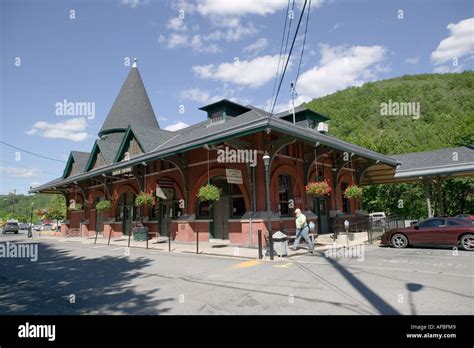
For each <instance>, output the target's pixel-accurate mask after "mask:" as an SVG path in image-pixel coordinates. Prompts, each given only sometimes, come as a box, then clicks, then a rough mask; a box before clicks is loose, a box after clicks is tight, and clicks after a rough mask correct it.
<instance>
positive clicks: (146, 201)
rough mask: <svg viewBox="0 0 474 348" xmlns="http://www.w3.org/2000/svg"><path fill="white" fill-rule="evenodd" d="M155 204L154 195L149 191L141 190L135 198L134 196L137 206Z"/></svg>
mask: <svg viewBox="0 0 474 348" xmlns="http://www.w3.org/2000/svg"><path fill="white" fill-rule="evenodd" d="M154 204H155V197H153V195H152V194H151V193H145V192H141V193H140V194H139V195H138V196H137V198H135V205H136V206H138V207H145V206H147V207H151V206H152V205H154Z"/></svg>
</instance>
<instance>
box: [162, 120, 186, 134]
mask: <svg viewBox="0 0 474 348" xmlns="http://www.w3.org/2000/svg"><path fill="white" fill-rule="evenodd" d="M186 127H189V124H187V123H185V122H182V121H178V122H176V123H173V124H171V125H169V126H167V127H165V130H167V131H172V132H175V131H177V130H180V129H183V128H186Z"/></svg>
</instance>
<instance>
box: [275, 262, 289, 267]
mask: <svg viewBox="0 0 474 348" xmlns="http://www.w3.org/2000/svg"><path fill="white" fill-rule="evenodd" d="M292 264H293V263H291V262H290V263H285V264H283V265H273V267H277V268H290V266H291V265H292Z"/></svg>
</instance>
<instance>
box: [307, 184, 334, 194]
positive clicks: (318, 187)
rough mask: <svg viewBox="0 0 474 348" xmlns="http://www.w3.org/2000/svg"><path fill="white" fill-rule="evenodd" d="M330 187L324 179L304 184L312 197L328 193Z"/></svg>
mask: <svg viewBox="0 0 474 348" xmlns="http://www.w3.org/2000/svg"><path fill="white" fill-rule="evenodd" d="M331 191H332V189H331V186H330V185H329V183H328V182H327V181H326V180H321V181H315V182H310V183H309V184H308V186H306V192H307V193H308V194H310V195H311V196H313V197H323V196H326V195H329V194H330V193H331Z"/></svg>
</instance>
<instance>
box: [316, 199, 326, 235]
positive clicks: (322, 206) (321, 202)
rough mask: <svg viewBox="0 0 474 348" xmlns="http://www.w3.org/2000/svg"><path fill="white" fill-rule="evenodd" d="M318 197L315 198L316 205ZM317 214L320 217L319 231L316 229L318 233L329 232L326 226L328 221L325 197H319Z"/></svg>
mask: <svg viewBox="0 0 474 348" xmlns="http://www.w3.org/2000/svg"><path fill="white" fill-rule="evenodd" d="M317 202H318V199H316V200H315V203H314V205H315V206H317ZM318 208H319V215H318V217H320V218H321V231H318V233H319V234H325V233H329V228H328V225H329V223H328V221H329V214H328V200H327V198H326V197H323V198H319V207H318ZM316 214H318V212H316Z"/></svg>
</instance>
